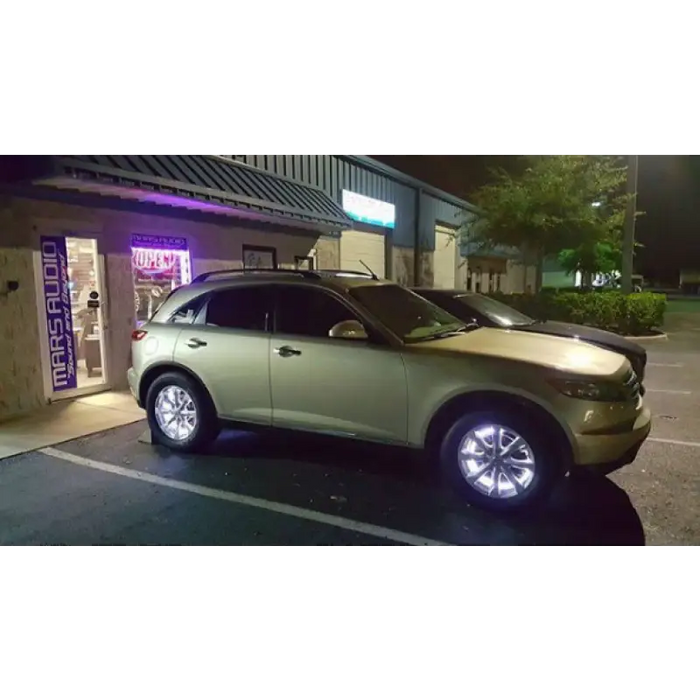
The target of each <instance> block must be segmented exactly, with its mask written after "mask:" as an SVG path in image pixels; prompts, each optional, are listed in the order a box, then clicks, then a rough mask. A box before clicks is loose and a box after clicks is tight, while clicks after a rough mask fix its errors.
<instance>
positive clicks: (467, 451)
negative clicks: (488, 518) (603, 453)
mask: <svg viewBox="0 0 700 700" xmlns="http://www.w3.org/2000/svg"><path fill="white" fill-rule="evenodd" d="M549 437H550V440H549V441H548V439H547V438H548V436H547V431H546V429H545V428H544V426H542V425H539V424H536V423H534V422H532V421H531V420H529V419H528V417H526V416H525V415H521V414H520V412H518V411H515V410H507V409H502V410H494V411H479V412H473V413H468V414H466V415H464V416H462V417H461V418H459V419H458V420H457V421H455V423H454V424H453V425H452V427H451V428H450V429H449V430H448V431H447V433H446V435H445V437H444V439H443V442H442V446H441V449H440V463H441V467H442V470H443V473H444V475H445V476H446V477H447V479H448V480H449V482H450V483H451V484H452V485H453V486H454V487H455V488H456V489H457V490H458V491H459V493H460V494H462V495H463V496H464V497H465V498H466V499H467V500H468V501H470V502H471V503H474V504H476V505H479V506H482V507H484V508H488V509H490V510H499V511H515V510H521V509H526V508H532V507H534V506H535V505H537V504H539V503H541V502H542V501H543V500H544V499H546V498H547V497H548V496H549V494H550V493H551V490H552V488H553V486H554V484H555V482H556V480H557V477H558V475H559V474H560V473H561V470H560V469H559V465H558V459H557V458H558V456H559V455H558V450H557V449H556V440H553V439H551V438H552V437H553V436H551V435H550V436H549ZM547 445H549V447H547Z"/></svg>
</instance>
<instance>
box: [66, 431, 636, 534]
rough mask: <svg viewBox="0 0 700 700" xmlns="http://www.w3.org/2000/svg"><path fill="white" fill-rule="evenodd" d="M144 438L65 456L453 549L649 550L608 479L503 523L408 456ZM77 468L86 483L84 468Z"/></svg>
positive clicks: (264, 438) (79, 448)
mask: <svg viewBox="0 0 700 700" xmlns="http://www.w3.org/2000/svg"><path fill="white" fill-rule="evenodd" d="M144 428H145V426H144V424H142V423H141V424H135V425H131V426H126V427H124V428H120V429H117V430H114V431H110V432H108V433H104V434H101V435H97V436H92V437H88V438H84V439H81V440H78V441H74V442H72V443H67V444H64V445H61V446H60V449H61V450H64V451H67V452H72V453H73V454H78V455H81V456H84V457H89V458H92V459H97V460H101V461H104V462H107V463H111V464H116V465H119V466H121V467H127V468H129V469H137V470H142V471H145V472H148V473H152V474H157V475H159V476H163V477H168V478H171V479H178V480H181V481H186V482H189V483H195V484H199V485H202V486H208V487H211V488H217V489H222V490H228V491H233V492H236V493H240V494H245V495H248V496H254V497H256V498H262V499H266V500H268V501H275V502H279V503H286V504H290V505H294V506H299V507H302V508H307V509H312V510H316V511H319V512H323V513H329V514H332V515H338V516H342V517H344V518H348V519H352V520H355V521H361V522H365V523H370V524H373V525H377V526H381V527H385V528H392V529H394V530H399V531H402V532H407V533H411V534H415V535H419V536H422V537H426V538H430V539H434V540H441V541H445V542H450V543H454V544H472V545H502V544H514V545H515V544H518V545H525V544H586V545H592V544H617V545H623V544H644V531H643V527H642V524H641V522H640V519H639V517H638V515H637V513H636V511H635V509H634V508H633V506H632V504H631V502H630V500H629V498H628V497H627V495H626V494H625V492H624V491H623V490H622V489H620V488H619V487H618V486H616V485H615V484H614V483H613V482H612V481H611V480H609V479H600V480H591V481H584V482H576V483H575V485H574V484H571V483H569V482H568V481H567V482H565V483H564V484H563V485H562V487H561V488H560V489H559V490H558V491H557V492H556V493H555V495H554V497H553V498H552V500H551V502H550V503H549V504H548V506H547V507H546V508H545V509H544V510H542V511H541V512H538V513H536V514H534V515H529V516H527V517H524V516H501V515H492V514H489V513H485V512H483V511H481V510H479V509H477V508H474V507H470V506H469V505H467V504H465V503H464V502H463V501H461V499H459V498H458V497H457V496H456V495H454V494H453V493H452V492H450V491H448V490H446V489H445V488H443V487H442V485H441V484H440V482H439V480H438V478H437V476H436V470H435V469H434V468H433V465H430V464H428V463H426V462H425V460H424V459H422V457H421V456H420V455H419V454H417V453H413V452H410V451H406V450H399V449H390V448H384V447H377V446H370V445H364V444H359V443H354V442H350V441H344V440H335V439H330V438H318V437H309V436H300V435H298V434H296V435H295V434H287V433H283V434H278V433H275V434H261V435H254V434H250V433H240V432H233V431H227V432H224V433H223V434H222V435H221V437H220V438H219V439H218V440H217V442H216V443H215V444H214V445H213V446H212V447H211V448H210V449H209V450H208V451H207V452H206V453H205V454H197V455H176V454H173V453H170V452H169V451H168V450H167V449H165V448H162V447H158V446H152V445H144V444H141V443H138V442H137V441H136V439H137V437H138V436H139V435H140V433H141V432H142V431H143V430H144ZM71 468H72V469H74V470H75V475H74V478H79V475H80V473H81V472H80V469H81V468H80V467H78V466H74V467H71ZM272 543H274V541H273V542H272ZM310 543H313V542H310ZM340 543H343V542H342V538H341V537H340V536H339V538H338V544H340ZM250 544H257V542H250Z"/></svg>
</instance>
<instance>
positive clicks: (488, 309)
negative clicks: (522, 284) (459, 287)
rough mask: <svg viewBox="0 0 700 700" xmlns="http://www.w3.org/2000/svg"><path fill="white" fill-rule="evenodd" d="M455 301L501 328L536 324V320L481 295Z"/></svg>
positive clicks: (466, 295)
mask: <svg viewBox="0 0 700 700" xmlns="http://www.w3.org/2000/svg"><path fill="white" fill-rule="evenodd" d="M455 299H456V300H457V301H459V302H460V303H462V304H464V305H465V306H468V307H469V308H470V309H474V310H475V311H477V312H478V313H480V314H483V315H484V316H486V318H488V319H490V320H491V321H493V322H494V323H497V324H498V325H499V326H530V325H532V324H533V323H535V322H536V321H535V319H534V318H530V317H529V316H526V315H525V314H523V313H520V311H516V310H515V309H512V308H511V307H510V306H506V305H505V304H502V303H501V302H500V301H496V300H495V299H491V298H489V297H485V296H482V295H481V294H462V295H461V296H458V297H455Z"/></svg>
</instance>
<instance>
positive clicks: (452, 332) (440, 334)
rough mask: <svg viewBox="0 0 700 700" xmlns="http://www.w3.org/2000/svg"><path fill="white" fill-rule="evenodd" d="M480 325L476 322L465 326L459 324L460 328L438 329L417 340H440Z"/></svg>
mask: <svg viewBox="0 0 700 700" xmlns="http://www.w3.org/2000/svg"><path fill="white" fill-rule="evenodd" d="M478 327H479V326H478V325H475V324H472V323H470V324H468V325H465V326H459V327H458V328H450V329H449V330H444V331H438V332H437V333H431V334H430V335H424V336H421V337H420V338H416V340H418V341H421V340H439V339H440V338H449V337H450V336H452V335H459V334H460V333H466V332H467V331H473V330H476V329H477V328H478Z"/></svg>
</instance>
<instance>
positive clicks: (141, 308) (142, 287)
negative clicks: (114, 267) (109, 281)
mask: <svg viewBox="0 0 700 700" xmlns="http://www.w3.org/2000/svg"><path fill="white" fill-rule="evenodd" d="M131 271H132V276H133V280H134V305H135V310H136V326H137V327H138V326H141V325H143V324H144V323H146V322H147V321H148V319H149V318H151V316H152V315H153V314H154V313H155V312H156V310H157V309H158V307H159V306H160V305H161V304H162V303H163V301H164V300H165V299H166V297H167V296H168V294H170V292H171V291H172V290H173V289H175V288H177V287H179V286H181V285H183V284H189V283H190V282H191V281H192V271H191V265H190V254H189V250H188V249H187V241H186V240H185V239H184V238H177V237H173V236H145V235H133V236H132V237H131Z"/></svg>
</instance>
